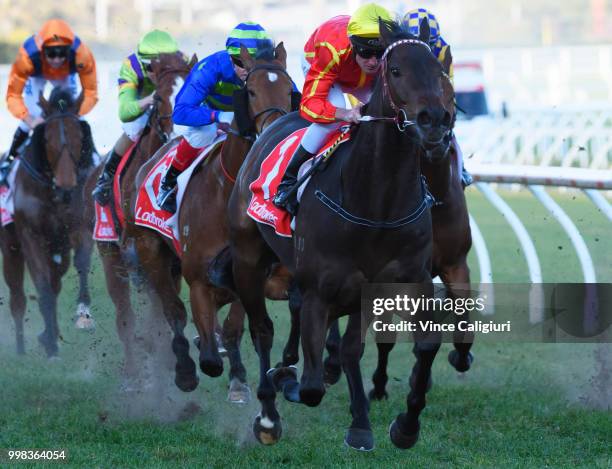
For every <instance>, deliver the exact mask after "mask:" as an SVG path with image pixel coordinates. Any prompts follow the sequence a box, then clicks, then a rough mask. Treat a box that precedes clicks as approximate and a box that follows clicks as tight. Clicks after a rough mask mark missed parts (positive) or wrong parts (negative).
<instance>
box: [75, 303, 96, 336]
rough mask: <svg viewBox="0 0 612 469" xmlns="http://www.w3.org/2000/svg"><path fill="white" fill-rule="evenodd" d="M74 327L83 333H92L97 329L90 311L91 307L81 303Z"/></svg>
mask: <svg viewBox="0 0 612 469" xmlns="http://www.w3.org/2000/svg"><path fill="white" fill-rule="evenodd" d="M74 326H75V327H76V328H77V329H80V330H83V331H90V330H93V329H95V328H96V322H95V321H94V318H93V317H92V315H91V313H90V311H89V306H87V305H86V304H84V303H79V305H78V306H77V312H76V315H75V321H74Z"/></svg>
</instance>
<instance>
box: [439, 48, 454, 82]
mask: <svg viewBox="0 0 612 469" xmlns="http://www.w3.org/2000/svg"><path fill="white" fill-rule="evenodd" d="M452 65H453V54H451V49H450V46H447V47H446V53H445V54H444V58H443V59H442V68H443V69H444V73H446V74H447V75H450V69H451V66H452Z"/></svg>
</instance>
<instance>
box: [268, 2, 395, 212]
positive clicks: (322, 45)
mask: <svg viewBox="0 0 612 469" xmlns="http://www.w3.org/2000/svg"><path fill="white" fill-rule="evenodd" d="M379 18H380V19H383V20H386V21H390V20H391V15H390V13H389V12H388V11H387V10H385V9H384V8H383V7H381V6H379V5H376V4H374V3H368V4H365V5H363V6H361V7H360V8H358V9H357V10H356V11H355V13H354V14H353V16H351V17H349V16H336V17H334V18H331V19H330V20H328V21H326V22H325V23H323V24H322V25H321V26H319V27H318V28H317V29H316V30H315V31H314V33H313V34H312V35H311V36H310V38H309V39H308V41H307V42H306V45H305V46H304V56H303V57H302V68H303V70H304V73H305V74H306V78H305V82H304V89H303V91H302V101H301V103H300V115H301V116H302V117H303V118H304V119H306V120H308V121H310V122H312V124H311V125H310V127H308V130H307V131H306V133H305V134H304V137H303V138H302V142H301V144H300V146H299V147H298V148H297V150H296V151H295V153H294V155H293V157H292V158H291V161H290V162H289V165H288V167H287V171H286V172H285V175H284V177H283V180H282V181H281V183H280V185H279V187H278V191H277V194H276V196H275V197H274V200H273V202H274V204H275V205H277V206H278V207H281V208H284V209H285V210H287V211H288V212H289V213H291V214H292V215H295V213H296V211H297V199H296V196H295V191H294V192H291V189H292V187H293V186H294V185H295V184H296V182H297V173H298V170H299V169H300V166H301V165H302V164H303V163H304V162H306V161H307V160H308V159H309V158H311V157H312V156H313V155H314V154H315V153H316V152H317V151H318V150H319V149H320V148H321V146H322V145H323V143H325V141H326V140H327V138H328V136H329V135H330V134H331V133H333V132H334V131H336V130H337V129H338V128H340V126H341V125H342V123H343V122H352V123H358V122H359V119H360V118H361V105H358V106H356V107H353V108H351V109H347V108H346V102H345V99H344V93H350V94H352V95H353V96H355V97H356V98H357V99H359V100H360V101H361V102H362V103H367V102H368V101H369V99H370V94H371V93H372V89H373V83H374V78H375V75H376V73H377V72H378V69H379V68H380V59H381V57H382V55H383V53H384V51H385V49H384V47H383V45H382V43H381V41H380V33H379V23H378V20H379Z"/></svg>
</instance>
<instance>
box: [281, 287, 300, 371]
mask: <svg viewBox="0 0 612 469" xmlns="http://www.w3.org/2000/svg"><path fill="white" fill-rule="evenodd" d="M288 293H289V313H290V314H291V330H290V331H289V340H287V343H286V344H285V348H284V349H283V362H282V364H281V366H291V365H295V364H296V363H297V362H298V361H299V360H300V355H299V346H300V309H301V307H302V298H301V296H300V291H299V290H298V288H297V285H296V284H295V281H292V282H291V285H290V286H289V292H288Z"/></svg>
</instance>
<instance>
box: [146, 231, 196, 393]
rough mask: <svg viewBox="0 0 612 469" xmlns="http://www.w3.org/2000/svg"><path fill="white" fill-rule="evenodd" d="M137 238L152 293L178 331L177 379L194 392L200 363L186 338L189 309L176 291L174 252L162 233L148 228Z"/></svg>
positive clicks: (175, 343) (174, 341) (180, 385)
mask: <svg viewBox="0 0 612 469" xmlns="http://www.w3.org/2000/svg"><path fill="white" fill-rule="evenodd" d="M144 231H145V230H143V233H142V234H140V235H139V236H138V237H137V238H136V249H137V252H138V260H139V261H140V263H141V265H142V268H143V269H144V271H145V272H146V277H147V283H148V287H149V291H148V292H149V295H150V296H151V299H152V301H153V303H154V304H155V303H157V302H160V303H161V305H162V310H163V313H164V316H165V317H166V320H167V321H168V323H169V324H170V328H171V329H172V332H173V333H174V338H173V339H172V351H173V352H174V355H175V356H176V365H175V378H174V382H175V384H176V385H177V387H178V388H179V389H180V390H181V391H185V392H190V391H193V390H194V389H195V388H197V386H198V377H197V375H196V365H195V362H194V361H193V359H192V358H191V357H190V356H189V342H188V341H187V339H186V338H185V333H184V331H185V326H186V325H187V311H186V310H185V305H184V304H183V302H182V301H181V299H180V297H179V296H178V294H177V291H176V285H175V283H174V281H175V279H174V277H173V275H172V262H173V259H172V257H171V256H172V255H171V254H170V253H169V251H168V248H167V247H166V246H165V245H164V244H163V242H162V241H161V240H160V239H158V237H157V236H158V235H156V234H155V233H153V232H149V231H148V230H147V232H146V233H145V232H144Z"/></svg>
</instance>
